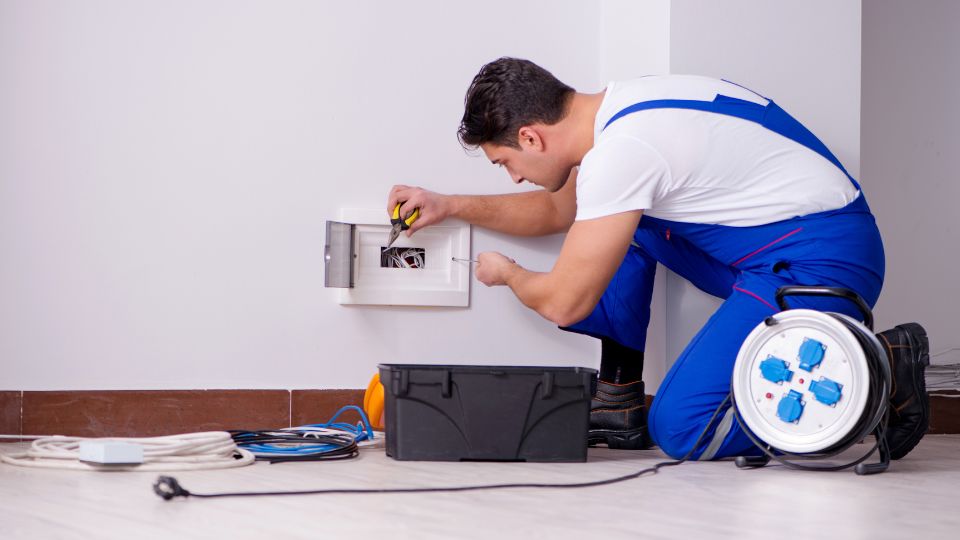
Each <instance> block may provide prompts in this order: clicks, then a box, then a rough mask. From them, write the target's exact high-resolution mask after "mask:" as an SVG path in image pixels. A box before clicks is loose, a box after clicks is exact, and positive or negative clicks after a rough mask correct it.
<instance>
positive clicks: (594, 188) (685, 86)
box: [577, 75, 859, 227]
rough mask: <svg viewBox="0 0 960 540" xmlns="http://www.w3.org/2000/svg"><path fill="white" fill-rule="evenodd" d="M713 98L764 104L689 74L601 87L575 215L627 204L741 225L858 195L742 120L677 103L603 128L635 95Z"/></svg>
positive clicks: (837, 204) (789, 144)
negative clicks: (591, 142)
mask: <svg viewBox="0 0 960 540" xmlns="http://www.w3.org/2000/svg"><path fill="white" fill-rule="evenodd" d="M718 94H722V95H725V96H729V97H733V98H738V99H743V100H747V101H752V102H754V103H759V104H761V105H766V104H767V103H768V101H767V100H766V99H764V98H763V97H761V96H759V95H757V94H755V93H753V92H751V91H749V90H747V89H745V88H742V87H740V86H737V85H735V84H732V83H728V82H725V81H721V80H717V79H711V78H708V77H697V76H689V75H664V76H652V77H643V78H640V79H636V80H632V81H626V82H612V83H610V84H609V86H607V91H606V95H605V96H604V98H603V103H602V104H601V105H600V109H599V111H598V112H597V118H596V124H595V127H594V129H595V133H594V146H593V148H592V149H591V150H590V151H589V152H587V155H586V156H584V158H583V161H582V163H581V164H580V172H579V175H578V177H577V220H585V219H593V218H598V217H602V216H609V215H613V214H618V213H620V212H625V211H628V210H643V211H644V213H645V214H646V215H649V216H652V217H656V218H661V219H667V220H671V221H681V222H686V223H707V224H718V225H730V226H737V227H744V226H750V225H763V224H766V223H773V222H775V221H781V220H785V219H790V218H792V217H796V216H803V215H807V214H812V213H815V212H823V211H826V210H835V209H837V208H842V207H843V206H846V205H847V204H848V203H850V202H851V201H853V200H854V199H855V198H856V197H857V195H858V193H859V192H858V191H857V189H856V187H854V185H853V184H852V183H851V182H850V179H849V178H847V176H846V175H845V174H844V173H843V171H841V170H840V169H839V168H838V167H837V166H836V165H834V164H833V163H831V162H830V161H828V160H827V159H826V158H824V157H823V156H821V155H820V154H818V153H816V152H814V151H813V150H810V149H809V148H807V147H805V146H803V145H801V144H799V143H797V142H794V141H792V140H790V139H788V138H786V137H783V136H782V135H779V134H777V133H774V132H773V131H770V130H769V129H767V128H765V127H763V126H761V125H759V124H757V123H755V122H751V121H748V120H743V119H741V118H736V117H732V116H727V115H723V114H717V113H712V112H704V111H695V110H687V109H651V110H645V111H639V112H635V113H632V114H628V115H626V116H623V117H621V118H619V119H618V120H617V121H616V122H614V123H613V124H610V126H609V127H607V128H606V129H605V130H604V129H603V127H604V126H605V125H606V123H607V122H608V121H609V120H610V118H611V117H613V115H615V114H616V113H618V112H620V111H621V110H622V109H624V108H626V107H629V106H630V105H633V104H634V103H639V102H642V101H650V100H658V99H683V100H698V101H713V100H714V98H716V96H717V95H718Z"/></svg>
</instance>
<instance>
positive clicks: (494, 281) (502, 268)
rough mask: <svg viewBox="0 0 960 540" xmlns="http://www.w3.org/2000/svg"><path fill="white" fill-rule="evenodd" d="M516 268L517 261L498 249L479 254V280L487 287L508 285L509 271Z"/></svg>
mask: <svg viewBox="0 0 960 540" xmlns="http://www.w3.org/2000/svg"><path fill="white" fill-rule="evenodd" d="M515 268H517V261H515V260H513V259H511V258H510V257H507V256H506V255H503V254H502V253H497V252H496V251H485V252H483V253H481V254H479V255H477V268H476V270H475V272H476V275H477V280H479V281H480V282H481V283H483V284H484V285H486V286H487V287H492V286H494V285H506V284H507V275H508V273H509V272H510V271H512V270H514V269H515Z"/></svg>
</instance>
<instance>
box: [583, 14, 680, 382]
mask: <svg viewBox="0 0 960 540" xmlns="http://www.w3.org/2000/svg"><path fill="white" fill-rule="evenodd" d="M599 66H600V80H601V81H603V83H604V84H606V83H607V82H609V81H616V80H626V79H633V78H635V77H639V76H642V75H649V74H659V73H669V72H670V0H646V1H644V2H637V1H635V0H603V2H602V3H601V5H600V58H599ZM665 279H666V271H665V270H664V269H663V267H662V266H660V267H658V268H657V275H656V278H655V286H654V291H653V301H652V303H651V306H650V327H649V328H648V329H647V347H646V352H645V354H644V365H643V380H644V381H645V383H646V392H647V393H648V394H654V393H656V391H657V388H659V386H660V381H662V380H663V376H664V375H665V374H666V372H667V367H668V366H669V363H670V360H669V359H668V358H667V347H666V343H667V325H666V324H665V321H666V313H667V309H668V308H667V304H666V295H665V291H666V288H665V281H664V280H665Z"/></svg>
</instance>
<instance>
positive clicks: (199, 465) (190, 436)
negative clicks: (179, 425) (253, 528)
mask: <svg viewBox="0 0 960 540" xmlns="http://www.w3.org/2000/svg"><path fill="white" fill-rule="evenodd" d="M84 441H97V442H104V443H106V442H122V443H131V444H138V445H140V446H141V447H142V448H143V463H142V464H136V465H101V464H96V463H88V462H83V461H80V459H79V457H80V443H81V442H84ZM0 461H2V462H3V463H8V464H10V465H18V466H21V467H40V468H47V469H74V470H83V471H188V470H199V469H226V468H231V467H243V466H244V465H250V464H251V463H253V461H254V456H253V454H251V453H250V452H248V451H247V450H244V449H242V448H237V445H236V444H235V443H234V442H233V439H232V438H231V437H230V434H229V433H227V432H226V431H207V432H200V433H184V434H180V435H168V436H163V437H126V438H120V437H106V438H86V437H65V436H62V435H55V436H52V437H41V438H39V439H36V440H35V441H33V443H32V444H31V445H30V448H29V449H28V450H27V451H25V452H15V453H9V454H5V453H2V452H0Z"/></svg>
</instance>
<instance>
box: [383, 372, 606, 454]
mask: <svg viewBox="0 0 960 540" xmlns="http://www.w3.org/2000/svg"><path fill="white" fill-rule="evenodd" d="M379 368H380V382H381V383H383V388H384V401H385V404H384V422H385V424H386V435H387V455H388V456H391V457H393V458H394V459H398V460H424V461H586V460H587V427H588V423H589V416H590V398H591V396H592V395H593V389H594V388H595V384H596V383H595V380H596V374H597V371H596V370H595V369H589V368H582V367H516V366H448V365H401V364H381V365H380V366H379Z"/></svg>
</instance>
